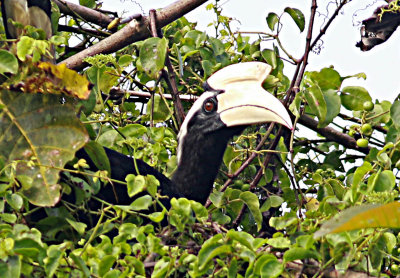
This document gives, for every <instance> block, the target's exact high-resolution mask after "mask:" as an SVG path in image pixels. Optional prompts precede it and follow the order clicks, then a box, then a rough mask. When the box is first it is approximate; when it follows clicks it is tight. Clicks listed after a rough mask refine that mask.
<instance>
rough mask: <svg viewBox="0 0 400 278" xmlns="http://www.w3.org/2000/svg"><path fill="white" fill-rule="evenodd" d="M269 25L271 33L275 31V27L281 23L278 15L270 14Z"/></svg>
mask: <svg viewBox="0 0 400 278" xmlns="http://www.w3.org/2000/svg"><path fill="white" fill-rule="evenodd" d="M266 20H267V24H268V27H269V29H271V31H274V28H275V25H276V24H277V23H278V22H279V17H278V15H277V14H276V13H269V14H268V16H267V18H266Z"/></svg>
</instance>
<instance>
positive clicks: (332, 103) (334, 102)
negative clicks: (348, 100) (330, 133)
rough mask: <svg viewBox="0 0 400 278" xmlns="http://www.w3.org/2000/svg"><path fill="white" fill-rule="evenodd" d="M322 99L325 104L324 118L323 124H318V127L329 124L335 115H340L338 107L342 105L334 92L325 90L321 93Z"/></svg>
mask: <svg viewBox="0 0 400 278" xmlns="http://www.w3.org/2000/svg"><path fill="white" fill-rule="evenodd" d="M323 95H324V99H325V102H326V108H327V112H326V118H325V121H324V122H323V123H320V124H319V126H320V127H325V126H327V125H328V124H330V123H331V122H332V121H333V120H334V119H335V118H336V116H337V115H339V113H340V106H341V105H342V103H341V101H340V97H339V95H338V94H337V93H336V91H335V90H327V91H324V92H323Z"/></svg>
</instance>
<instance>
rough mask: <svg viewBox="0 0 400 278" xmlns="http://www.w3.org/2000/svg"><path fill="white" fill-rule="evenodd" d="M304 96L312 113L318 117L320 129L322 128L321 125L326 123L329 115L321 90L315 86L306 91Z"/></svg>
mask: <svg viewBox="0 0 400 278" xmlns="http://www.w3.org/2000/svg"><path fill="white" fill-rule="evenodd" d="M304 96H305V98H306V101H307V103H308V105H309V107H310V109H311V111H312V112H313V113H314V114H315V115H316V116H317V117H318V120H319V124H318V127H320V125H321V124H322V123H323V122H324V121H325V118H326V113H327V107H326V102H325V98H324V95H323V94H322V92H321V89H320V88H319V87H318V86H316V85H313V86H311V87H309V88H308V89H306V90H305V91H304Z"/></svg>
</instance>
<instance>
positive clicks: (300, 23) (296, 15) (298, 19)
mask: <svg viewBox="0 0 400 278" xmlns="http://www.w3.org/2000/svg"><path fill="white" fill-rule="evenodd" d="M285 12H286V13H288V14H289V15H290V16H291V17H292V19H293V21H294V22H295V23H296V25H297V27H299V29H300V32H303V31H304V26H305V19H304V15H303V13H302V12H301V11H300V10H298V9H295V8H289V7H287V8H285Z"/></svg>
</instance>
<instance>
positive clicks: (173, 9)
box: [58, 0, 207, 70]
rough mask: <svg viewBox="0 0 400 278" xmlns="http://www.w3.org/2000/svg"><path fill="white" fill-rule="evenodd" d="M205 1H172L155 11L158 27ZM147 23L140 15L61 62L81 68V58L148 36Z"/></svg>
mask: <svg viewBox="0 0 400 278" xmlns="http://www.w3.org/2000/svg"><path fill="white" fill-rule="evenodd" d="M58 1H61V0H58ZM205 2H207V0H180V1H176V2H174V3H172V4H171V5H169V6H167V7H165V8H164V9H162V10H160V11H157V16H156V17H157V23H158V27H159V28H161V27H163V26H165V25H167V24H169V23H171V22H173V21H174V20H176V19H178V18H179V17H181V16H182V15H184V14H186V13H188V12H190V11H191V10H193V9H195V8H197V7H198V6H200V5H201V4H203V3H205ZM148 23H149V21H148V19H147V17H142V19H141V20H133V21H131V22H130V23H129V24H127V25H126V26H125V27H124V28H122V29H121V30H119V31H118V32H116V33H115V34H113V35H111V36H110V37H108V38H106V39H104V40H102V41H100V42H99V43H97V44H95V45H93V46H91V47H89V48H87V49H85V50H84V51H82V52H80V53H77V54H76V55H74V56H72V57H69V58H68V59H66V60H64V61H63V62H62V63H65V64H66V65H67V67H68V68H71V69H74V70H81V69H83V68H84V67H85V66H86V65H85V63H84V62H83V59H84V58H86V57H89V56H94V55H97V54H100V53H103V54H108V53H114V52H116V51H118V50H120V49H122V48H124V47H125V46H127V45H129V44H131V43H134V42H136V41H140V40H143V39H145V38H148V37H150V36H151V34H150V31H149V29H150V28H149V24H148Z"/></svg>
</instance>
